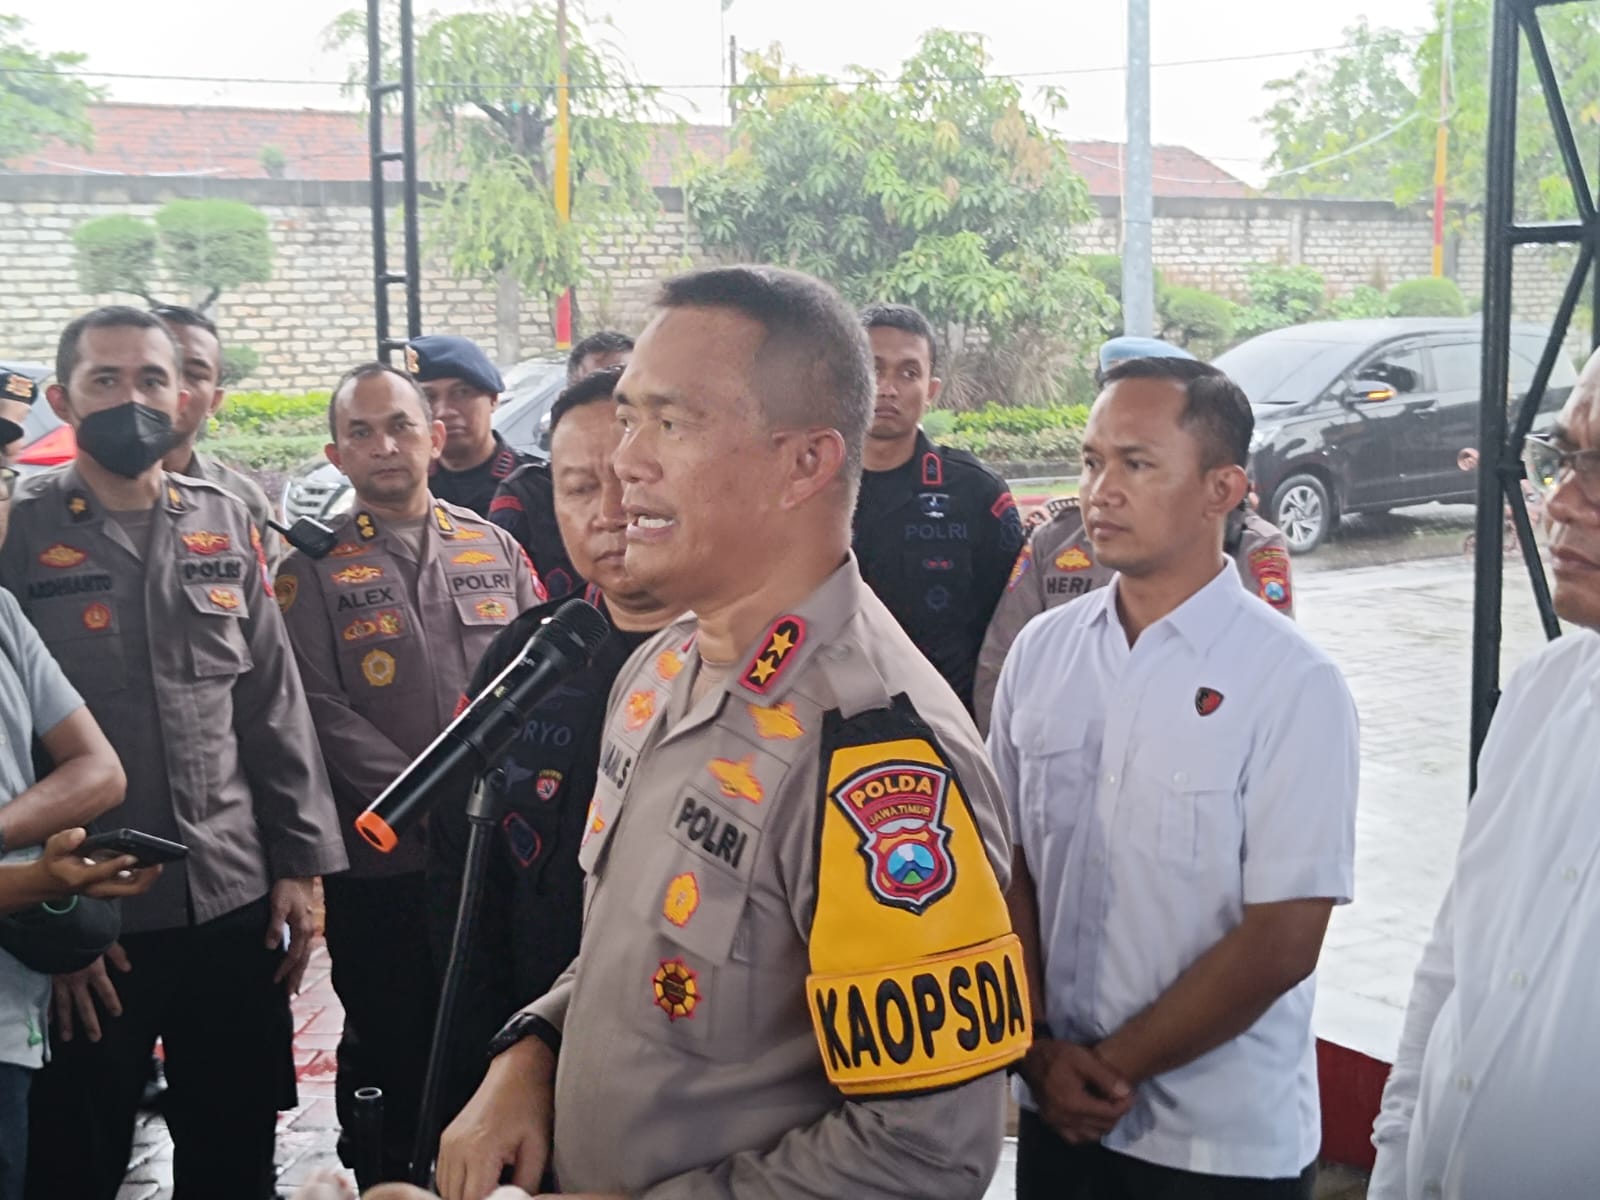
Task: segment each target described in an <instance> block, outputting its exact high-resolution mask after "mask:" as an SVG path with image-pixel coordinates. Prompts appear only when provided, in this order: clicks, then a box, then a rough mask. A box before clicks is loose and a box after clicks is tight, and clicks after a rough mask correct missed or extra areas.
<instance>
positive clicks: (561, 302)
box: [554, 0, 572, 350]
mask: <svg viewBox="0 0 1600 1200" xmlns="http://www.w3.org/2000/svg"><path fill="white" fill-rule="evenodd" d="M556 50H557V53H558V54H560V56H561V64H560V67H559V68H558V71H557V75H556V170H555V184H554V191H555V194H556V225H557V226H559V227H560V228H561V229H563V230H565V229H566V226H567V222H568V221H569V220H570V219H571V218H572V122H571V114H570V112H569V109H568V104H567V93H568V91H569V90H570V89H569V87H568V81H567V0H556ZM571 348H572V289H571V288H564V289H563V290H562V292H561V295H560V296H559V297H558V298H557V299H556V349H557V350H570V349H571Z"/></svg>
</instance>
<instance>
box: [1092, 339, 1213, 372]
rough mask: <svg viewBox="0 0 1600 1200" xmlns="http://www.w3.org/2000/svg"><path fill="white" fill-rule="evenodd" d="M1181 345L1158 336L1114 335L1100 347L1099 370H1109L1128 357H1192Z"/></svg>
mask: <svg viewBox="0 0 1600 1200" xmlns="http://www.w3.org/2000/svg"><path fill="white" fill-rule="evenodd" d="M1193 357H1194V355H1192V354H1190V353H1189V352H1188V351H1187V350H1185V349H1184V348H1183V347H1182V346H1174V345H1173V344H1172V343H1171V342H1163V341H1162V340H1161V339H1160V338H1149V337H1114V338H1112V339H1111V340H1110V341H1109V342H1107V343H1106V344H1105V345H1103V346H1101V347H1100V370H1101V371H1102V372H1105V371H1109V370H1111V368H1112V367H1114V366H1116V365H1117V364H1118V363H1119V362H1126V361H1127V360H1128V359H1130V358H1191V359H1192V358H1193Z"/></svg>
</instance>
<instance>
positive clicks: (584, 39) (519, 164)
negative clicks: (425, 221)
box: [329, 0, 665, 297]
mask: <svg viewBox="0 0 1600 1200" xmlns="http://www.w3.org/2000/svg"><path fill="white" fill-rule="evenodd" d="M568 8H569V16H568V22H567V78H568V81H569V86H568V98H569V99H568V108H569V119H570V139H569V144H570V148H571V159H570V167H571V191H570V198H571V220H570V222H569V223H568V224H567V225H566V226H565V227H562V226H560V225H559V224H558V223H557V220H556V212H555V198H554V191H553V187H552V184H553V179H554V174H555V125H556V108H557V101H558V95H559V89H558V87H557V82H558V80H559V78H560V51H559V45H558V42H557V39H556V16H555V10H554V8H553V7H551V6H548V5H545V4H541V3H537V2H535V0H508V2H506V3H502V4H498V5H496V6H495V7H493V8H490V9H488V10H486V11H481V12H464V13H458V14H455V15H453V16H435V17H433V18H431V19H429V20H426V21H423V22H419V25H418V32H417V47H416V72H417V78H418V81H419V87H418V100H417V106H418V117H419V123H421V124H422V125H424V127H425V137H426V139H427V146H426V154H427V156H428V159H429V163H430V166H431V168H432V170H431V172H430V175H431V178H432V179H433V181H434V182H436V183H437V184H438V187H439V191H438V194H437V195H436V196H434V197H433V198H431V199H429V200H428V201H427V208H428V211H429V217H430V220H429V233H430V236H431V238H432V239H433V241H434V243H435V244H436V245H437V246H439V248H440V249H441V250H442V251H443V252H444V253H445V254H446V255H447V257H448V260H449V263H450V268H451V270H452V271H453V272H454V273H455V274H457V275H458V276H465V277H476V278H484V279H487V278H493V277H497V276H499V275H501V274H502V273H509V274H510V275H511V276H512V277H514V278H515V279H516V280H517V282H518V283H519V284H520V285H521V286H522V287H523V288H524V289H526V290H528V291H530V292H533V293H536V294H542V295H545V296H549V297H554V296H556V295H558V294H560V293H561V292H562V291H564V290H565V289H566V288H568V287H571V286H574V285H576V284H579V283H582V282H583V281H584V280H585V278H586V277H587V275H586V272H585V270H584V258H585V253H586V251H587V250H588V249H590V248H591V246H592V243H593V240H594V236H595V234H596V233H597V231H598V230H599V229H600V228H601V227H602V226H604V225H607V224H610V223H611V222H613V221H614V220H615V219H616V218H617V217H618V216H632V215H638V214H643V213H654V212H655V211H656V210H657V203H656V199H655V193H654V192H653V190H652V188H651V186H650V180H649V177H648V175H647V174H646V170H645V164H646V163H647V162H648V161H649V158H650V154H651V150H652V148H653V146H652V140H653V134H654V130H655V127H653V126H652V125H651V124H650V122H651V121H653V120H659V119H660V118H661V117H663V116H664V115H665V110H664V108H663V106H662V105H661V103H660V101H659V99H658V97H657V93H656V92H655V90H654V89H651V88H647V87H644V86H642V85H640V84H639V83H637V82H635V80H634V78H633V73H632V70H631V68H630V67H629V65H628V64H627V62H626V61H625V60H624V59H623V58H622V56H621V55H620V54H619V53H618V52H617V51H616V50H615V48H614V47H612V46H611V45H610V44H609V43H608V42H606V41H605V40H604V39H603V38H601V37H599V36H597V30H598V27H594V28H589V27H586V26H585V24H584V18H583V12H582V9H581V7H580V6H579V5H578V4H577V3H575V2H574V3H571V4H569V5H568ZM329 40H330V42H331V43H334V44H343V45H349V46H352V47H354V48H359V49H360V51H361V54H362V58H363V63H364V58H365V45H366V14H365V13H364V12H349V13H346V14H345V15H344V16H342V17H340V18H339V19H338V21H336V22H335V23H334V26H333V28H332V29H331V30H330V38H329ZM384 40H385V44H386V45H388V46H391V47H392V46H394V45H395V39H394V38H393V37H392V36H386V37H385V39H384ZM363 69H364V67H363ZM393 70H394V74H395V75H398V68H397V67H395V68H393Z"/></svg>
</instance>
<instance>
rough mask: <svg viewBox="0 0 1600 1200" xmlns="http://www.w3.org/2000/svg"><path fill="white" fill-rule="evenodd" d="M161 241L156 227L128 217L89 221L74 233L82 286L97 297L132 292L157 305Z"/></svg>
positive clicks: (102, 218) (120, 216)
mask: <svg viewBox="0 0 1600 1200" xmlns="http://www.w3.org/2000/svg"><path fill="white" fill-rule="evenodd" d="M158 241H159V239H158V237H157V235H156V228H155V226H154V225H152V224H150V222H149V221H145V220H142V219H141V218H139V217H133V216H128V215H127V214H126V213H118V214H117V215H115V216H110V217H96V218H95V219H94V220H92V221H85V222H84V223H83V224H82V225H79V226H78V227H77V228H76V229H74V230H73V231H72V245H73V248H74V250H75V252H76V256H77V267H78V283H79V285H80V286H81V287H82V288H83V290H84V291H86V292H89V293H91V294H93V295H98V294H99V293H101V292H132V293H133V294H134V295H135V296H138V297H139V298H140V299H141V300H143V301H144V302H145V303H146V304H152V305H153V304H155V303H156V299H155V297H154V296H152V295H151V288H150V281H151V279H152V278H154V276H155V273H156V248H157V243H158Z"/></svg>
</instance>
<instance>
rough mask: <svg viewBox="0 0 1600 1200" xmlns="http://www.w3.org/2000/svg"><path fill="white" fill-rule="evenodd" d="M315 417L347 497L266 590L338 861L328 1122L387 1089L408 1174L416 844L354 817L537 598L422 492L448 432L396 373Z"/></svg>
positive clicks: (423, 1039) (418, 894)
mask: <svg viewBox="0 0 1600 1200" xmlns="http://www.w3.org/2000/svg"><path fill="white" fill-rule="evenodd" d="M328 423H329V428H330V430H331V431H332V433H333V442H332V444H331V445H330V446H329V447H328V451H327V453H328V458H329V460H330V461H331V462H333V464H334V465H335V466H337V467H338V468H339V469H340V470H342V471H343V472H344V473H345V474H346V475H347V476H349V478H350V482H351V485H352V486H353V487H354V488H355V493H356V504H355V507H354V508H353V509H352V511H351V512H350V513H348V514H347V515H346V516H344V517H343V518H342V519H341V520H340V521H339V523H338V524H337V525H336V526H335V527H334V532H335V534H336V535H337V536H338V538H339V541H338V543H337V544H336V545H335V546H334V548H333V549H332V550H331V551H330V552H329V553H328V554H327V556H326V557H324V558H322V559H320V560H314V559H311V558H309V557H307V556H306V555H305V554H303V553H301V552H300V551H298V550H296V551H294V552H292V553H291V554H290V555H289V557H288V558H287V559H286V560H285V562H284V564H283V570H282V571H281V572H280V573H279V575H278V578H277V582H276V584H275V591H276V593H277V598H278V604H279V607H280V608H282V610H283V615H284V620H285V623H286V624H287V625H288V629H289V636H290V638H291V640H292V641H293V644H294V650H295V656H296V658H297V659H298V660H299V663H300V674H301V677H302V679H304V681H305V687H306V695H307V698H308V700H309V702H310V705H311V712H312V715H313V717H314V718H315V720H316V725H317V734H318V737H319V738H320V739H321V743H322V753H323V757H324V758H325V760H326V762H327V766H328V775H329V777H330V778H331V779H332V781H333V789H334V797H335V799H336V801H337V802H338V805H339V812H340V817H341V828H342V831H343V833H344V835H345V845H346V848H347V850H348V852H349V855H350V870H349V871H348V872H347V873H345V874H342V875H338V876H334V877H332V878H330V879H328V880H327V881H326V892H327V907H328V913H327V935H328V952H329V954H330V956H331V957H332V959H333V984H334V988H335V990H336V991H337V992H338V993H339V998H340V999H341V1000H342V1001H343V1002H344V1007H345V1034H344V1039H343V1041H342V1042H341V1044H340V1047H339V1076H338V1095H339V1100H340V1104H341V1113H342V1115H343V1116H344V1118H345V1119H346V1120H345V1123H346V1127H347V1128H348V1117H349V1113H350V1111H351V1108H350V1106H351V1104H352V1103H353V1101H354V1095H355V1090H356V1089H357V1088H359V1087H363V1086H367V1085H373V1086H377V1087H381V1088H383V1090H384V1144H385V1155H384V1157H385V1163H384V1173H385V1175H386V1176H387V1177H389V1178H404V1177H405V1174H406V1166H407V1163H408V1160H409V1155H410V1149H411V1139H412V1137H413V1136H414V1134H415V1121H416V1112H417V1108H418V1105H419V1103H420V1099H421V1092H422V1077H423V1073H424V1071H425V1070H426V1067H427V1051H428V1042H429V1037H430V1034H431V1030H432V1022H433V1008H434V997H433V987H432V984H431V968H430V966H429V959H428V953H427V935H426V928H425V926H426V914H425V908H424V895H423V875H422V871H423V865H424V851H423V844H422V839H420V838H417V839H412V840H408V841H407V842H405V843H403V844H402V845H400V846H398V847H396V848H395V850H394V851H393V852H392V853H389V854H379V853H378V852H377V851H375V850H373V848H372V847H370V846H368V845H366V844H365V843H364V842H363V841H362V840H361V838H360V837H359V836H357V835H356V834H355V832H354V829H353V828H352V824H351V823H352V822H353V820H354V819H355V817H356V816H357V815H358V814H359V813H360V812H361V810H362V809H364V808H365V807H366V806H367V805H368V804H369V803H370V802H371V801H372V800H373V799H375V798H376V797H377V795H378V794H379V793H380V792H381V791H382V790H383V789H384V787H386V786H387V785H388V784H389V783H390V782H391V781H392V780H393V779H394V778H395V777H396V776H397V775H399V774H400V773H401V772H402V771H403V770H404V769H405V767H406V766H407V765H408V764H409V763H410V761H411V759H412V758H413V757H414V756H415V755H417V754H418V753H419V752H421V751H422V749H423V748H424V747H426V746H427V744H428V743H429V742H430V741H432V740H433V738H434V737H435V736H436V735H437V734H438V732H439V731H440V730H441V729H443V728H444V727H445V725H447V724H448V723H449V721H450V717H451V714H452V712H453V710H454V709H455V705H456V701H457V698H458V697H459V696H460V695H461V692H462V690H463V689H464V688H465V687H466V683H467V679H468V677H469V676H470V675H471V673H472V670H473V668H474V667H475V666H476V665H477V663H478V659H479V658H481V657H482V655H483V652H484V650H486V649H487V648H488V646H489V643H490V642H491V641H492V640H493V639H494V637H495V635H496V634H498V633H499V632H500V630H501V629H503V628H504V627H505V626H506V625H507V624H508V623H509V622H510V621H511V619H512V618H513V617H515V616H516V615H517V614H518V613H519V612H521V611H522V610H523V609H525V608H531V607H533V606H534V605H536V604H538V603H539V602H541V601H542V600H543V599H544V593H543V590H542V589H541V588H540V586H539V582H538V579H537V577H536V576H535V575H534V574H533V570H532V568H531V567H530V566H529V565H528V561H527V558H526V556H525V555H524V554H523V553H522V550H521V548H520V547H518V546H517V544H516V543H515V542H513V541H512V540H511V536H510V535H509V534H508V533H506V532H505V531H504V530H503V529H500V528H498V527H496V526H494V525H491V524H490V523H489V522H488V521H487V520H486V519H484V518H482V517H479V516H478V515H476V514H475V513H472V512H470V511H468V510H467V509H464V508H457V507H456V506H454V505H451V504H446V503H444V502H442V501H440V500H438V499H437V498H436V497H433V496H431V495H429V492H428V467H429V465H430V464H431V463H432V462H433V461H434V460H435V459H436V458H437V456H438V454H439V449H440V447H441V445H442V444H443V443H444V440H445V432H444V428H443V427H442V426H441V425H440V423H439V422H437V421H431V420H429V417H428V412H427V406H426V403H425V401H424V400H423V398H422V394H421V392H420V391H419V390H418V388H417V385H416V384H414V383H413V382H412V381H411V380H410V379H408V378H407V377H406V376H405V375H403V374H401V373H400V372H399V371H396V370H394V369H393V368H391V367H387V366H384V365H383V364H381V363H368V364H366V365H364V366H360V367H357V368H355V369H354V370H352V371H350V372H349V373H347V374H346V375H345V376H344V378H342V379H341V380H339V382H338V384H337V385H336V386H335V388H334V390H333V395H332V396H331V398H330V399H329V401H328ZM342 1148H343V1149H344V1150H346V1151H347V1152H348V1151H349V1150H350V1149H351V1147H350V1146H349V1145H348V1144H346V1145H344V1146H343V1147H342ZM362 1182H363V1183H364V1184H365V1183H367V1182H373V1181H368V1180H363V1181H362Z"/></svg>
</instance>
